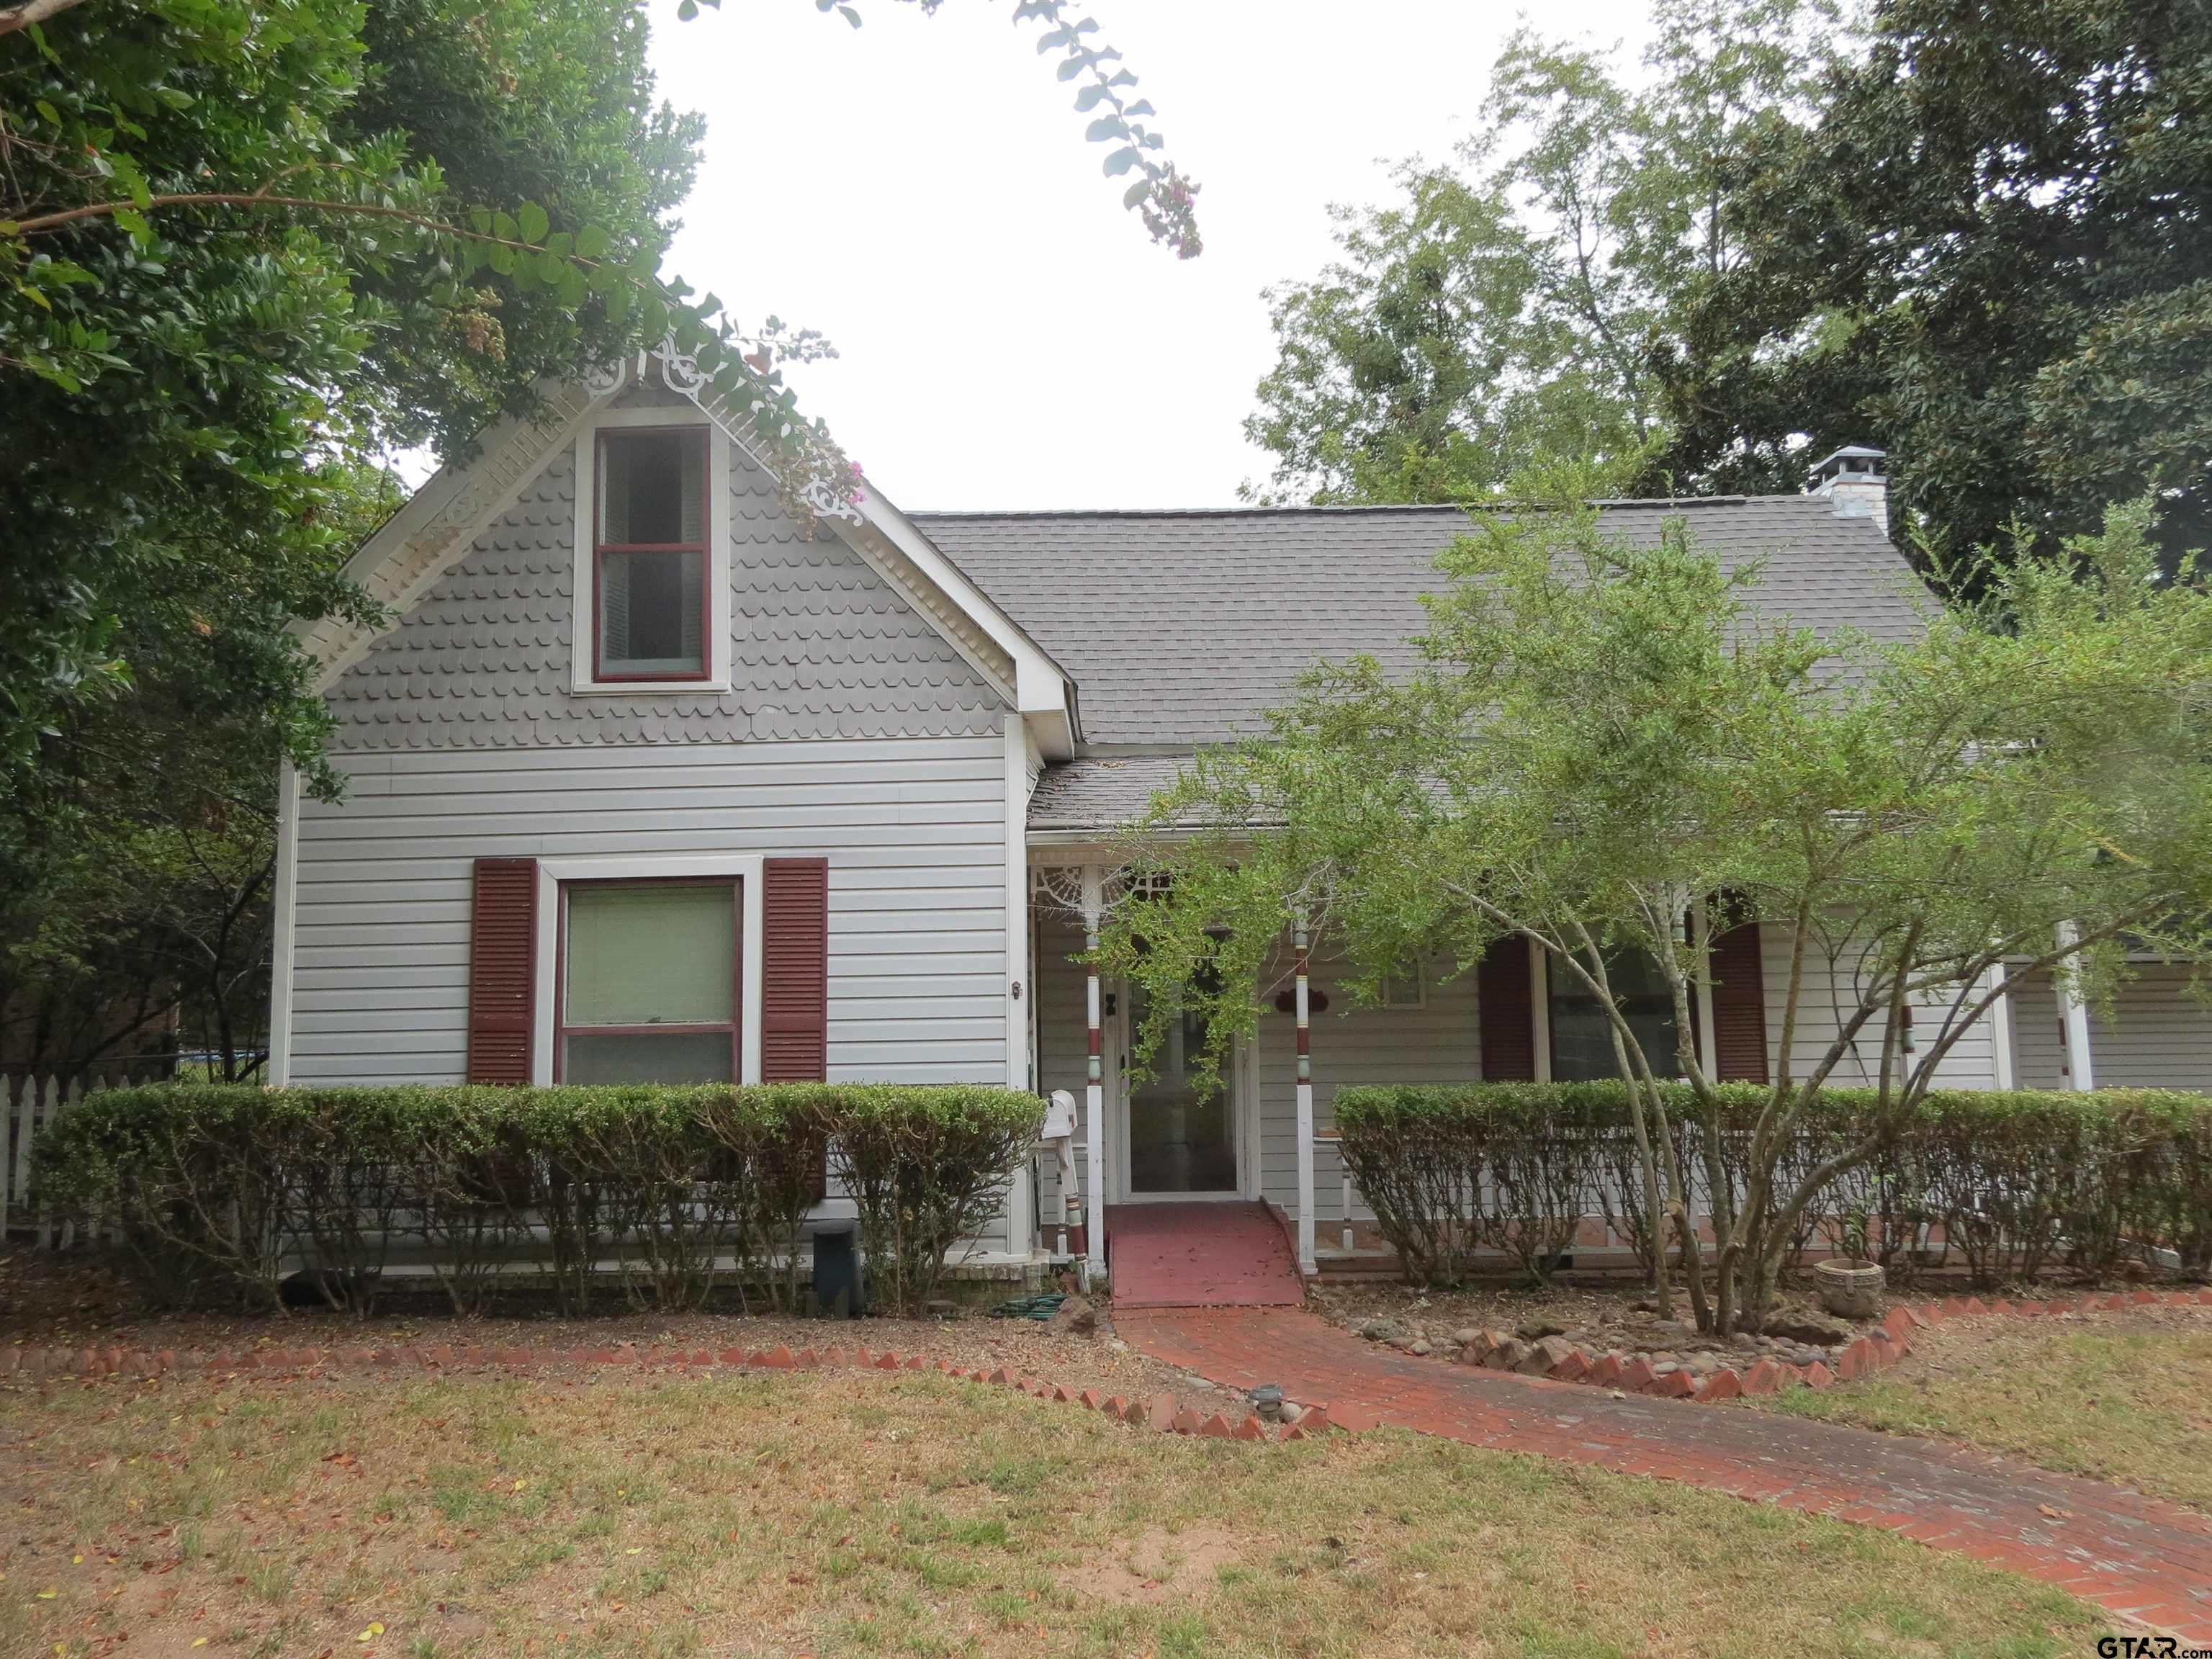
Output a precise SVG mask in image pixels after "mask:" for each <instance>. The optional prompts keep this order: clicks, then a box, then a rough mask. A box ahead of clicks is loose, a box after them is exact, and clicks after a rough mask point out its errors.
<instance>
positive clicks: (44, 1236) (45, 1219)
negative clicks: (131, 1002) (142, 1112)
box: [0, 1073, 126, 1250]
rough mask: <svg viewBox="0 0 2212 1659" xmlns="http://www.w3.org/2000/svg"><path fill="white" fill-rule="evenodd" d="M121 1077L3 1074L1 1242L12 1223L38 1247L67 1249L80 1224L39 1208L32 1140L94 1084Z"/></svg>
mask: <svg viewBox="0 0 2212 1659" xmlns="http://www.w3.org/2000/svg"><path fill="white" fill-rule="evenodd" d="M125 1081H126V1079H124V1078H121V1077H114V1078H108V1077H100V1076H93V1077H72V1078H60V1077H53V1076H47V1077H32V1076H26V1075H25V1074H23V1073H7V1074H6V1075H4V1076H0V1086H4V1089H5V1092H4V1093H3V1094H0V1106H4V1110H0V1243H4V1242H5V1241H6V1239H7V1237H8V1235H9V1230H10V1229H11V1228H12V1229H13V1230H15V1231H17V1232H21V1233H24V1234H27V1236H28V1237H29V1238H30V1240H31V1241H32V1242H33V1243H35V1244H36V1245H37V1246H38V1248H39V1249H42V1250H43V1249H52V1248H53V1247H54V1245H55V1244H56V1243H59V1244H60V1245H61V1246H62V1248H64V1249H67V1248H68V1246H69V1245H70V1243H71V1242H72V1240H73V1238H74V1237H75V1233H76V1230H75V1228H74V1227H72V1226H71V1225H70V1224H69V1223H67V1222H57V1221H56V1220H55V1219H54V1218H52V1216H50V1215H46V1214H43V1213H40V1212H39V1211H38V1210H37V1209H36V1208H35V1207H34V1206H33V1204H32V1201H31V1143H32V1141H33V1139H36V1138H37V1137H38V1136H39V1135H40V1134H41V1133H44V1132H45V1131H46V1128H47V1127H49V1126H50V1125H52V1123H53V1122H54V1121H56V1120H57V1119H58V1118H59V1117H60V1116H61V1115H62V1114H63V1113H64V1112H66V1111H68V1110H69V1109H70V1107H72V1106H74V1105H76V1103H77V1102H78V1101H80V1100H82V1099H83V1098H84V1097H85V1096H87V1095H88V1094H90V1093H92V1092H93V1091H94V1090H98V1089H107V1088H119V1087H121V1086H122V1085H123V1084H124V1083H125Z"/></svg>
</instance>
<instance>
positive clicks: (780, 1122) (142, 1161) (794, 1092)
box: [33, 1084, 1044, 1314]
mask: <svg viewBox="0 0 2212 1659" xmlns="http://www.w3.org/2000/svg"><path fill="white" fill-rule="evenodd" d="M1043 1113H1044V1103H1043V1102H1042V1101H1041V1100H1039V1099H1038V1098H1037V1097H1036V1096H1034V1095H1029V1094H1024V1093H1020V1092H1018V1091H1013V1090H1007V1089H991V1088H982V1087H968V1086H963V1085H951V1086H940V1087H920V1086H904V1085H838V1084H779V1085H768V1086H764V1087H751V1088H731V1087H726V1086H717V1087H702V1088H664V1087H654V1086H635V1087H611V1088H553V1089H510V1088H460V1087H452V1088H435V1087H434V1088H299V1089H258V1088H250V1087H240V1086H235V1085H228V1086H227V1085H195V1084H162V1085H155V1086H152V1087H149V1088H138V1089H118V1090H112V1091H107V1092H105V1093H100V1094H95V1095H92V1096H89V1097H87V1098H86V1099H85V1100H83V1101H82V1102H81V1103H79V1104H78V1105H76V1107H74V1108H73V1109H71V1110H70V1111H69V1112H68V1113H66V1114H64V1115H63V1116H62V1117H61V1119H60V1120H59V1121H58V1122H56V1123H55V1124H54V1125H53V1127H52V1128H50V1129H48V1130H47V1131H46V1132H45V1133H43V1134H42V1135H41V1136H40V1139H38V1141H37V1142H36V1143H35V1144H34V1146H33V1170H34V1175H33V1179H34V1181H35V1183H36V1188H37V1191H38V1194H39V1195H40V1199H41V1200H42V1201H43V1202H45V1203H46V1204H48V1205H50V1206H54V1207H55V1208H57V1209H58V1210H60V1211H62V1212H65V1213H71V1214H75V1215H77V1216H80V1217H82V1218H85V1219H86V1220H87V1222H88V1224H90V1225H97V1226H100V1227H101V1228H104V1229H106V1230H108V1231H112V1232H114V1233H115V1234H117V1235H118V1237H119V1238H120V1241H121V1243H122V1244H123V1246H124V1248H125V1252H126V1255H127V1257H128V1259H129V1260H130V1261H131V1263H132V1264H133V1267H134V1269H135V1271H136V1273H137V1276H138V1278H139V1279H140V1281H141V1283H142V1285H143V1287H144V1288H145V1289H146V1291H148V1293H149V1295H151V1296H152V1297H155V1299H156V1300H157V1301H160V1302H161V1303H164V1304H168V1305H181V1306H189V1305H191V1304H196V1303H200V1302H203V1301H205V1300H208V1299H210V1298H238V1299H242V1300H245V1301H246V1302H249V1303H251V1302H259V1303H262V1304H266V1305H269V1306H271V1307H278V1306H282V1305H283V1300H284V1286H285V1282H286V1279H287V1278H288V1276H289V1275H290V1274H292V1273H293V1272H294V1270H295V1269H296V1268H300V1267H305V1269H306V1278H305V1281H304V1282H306V1283H307V1284H309V1285H313V1286H314V1287H315V1288H316V1289H317V1290H318V1291H319V1293H320V1294H321V1295H322V1296H324V1297H325V1298H326V1299H327V1300H329V1301H330V1302H331V1303H332V1304H343V1305H347V1306H350V1307H353V1308H355V1309H357V1310H368V1308H369V1307H370V1306H372V1305H373V1304H374V1298H375V1295H376V1291H377V1286H378V1283H379V1280H380V1277H381V1275H382V1273H383V1271H384V1269H385V1268H386V1267H387V1266H388V1265H389V1264H390V1262H391V1261H392V1258H393V1253H394V1251H395V1249H396V1248H400V1247H404V1246H406V1245H407V1244H409V1243H416V1244H419V1245H420V1246H421V1247H422V1255H423V1257H424V1259H425V1260H426V1261H427V1263H428V1266H429V1267H430V1269H431V1270H432V1271H433V1272H434V1273H435V1274H436V1276H437V1279H438V1282H439V1283H440V1284H441V1285H442V1286H443V1287H444V1288H445V1290H446V1291H447V1295H448V1296H449V1297H451V1298H452V1301H453V1307H454V1309H455V1310H456V1311H457V1312H460V1313H464V1314H469V1313H475V1312H477V1311H480V1310H482V1308H483V1305H484V1303H485V1301H486V1299H487V1297H489V1294H490V1293H491V1291H493V1289H494V1288H495V1285H499V1284H502V1283H511V1282H513V1279H514V1278H515V1276H516V1275H517V1274H518V1273H520V1274H522V1275H523V1276H524V1277H525V1279H526V1281H527V1282H534V1283H537V1284H538V1285H544V1286H548V1287H550V1288H551V1289H552V1290H553V1291H556V1293H557V1295H558V1297H559V1300H560V1303H561V1304H562V1306H563V1307H564V1308H565V1309H567V1310H569V1311H572V1312H576V1313H581V1312H584V1311H585V1310H586V1308H587V1306H588V1304H589V1302H590V1297H591V1294H592V1288H593V1285H594V1283H595V1282H596V1281H597V1280H598V1279H599V1273H597V1272H596V1267H597V1264H599V1262H601V1261H605V1260H606V1259H608V1258H609V1257H610V1256H611V1257H612V1259H613V1260H614V1261H615V1262H616V1263H617V1266H618V1267H619V1269H620V1272H619V1275H618V1277H619V1279H620V1282H621V1285H622V1286H623V1292H624V1295H625V1296H626V1297H627V1298H628V1300H629V1303H630V1304H631V1305H633V1306H635V1307H653V1308H658V1309H666V1310H674V1309H681V1308H691V1307H696V1306H698V1305H700V1304H702V1302H703V1301H704V1300H705V1299H706V1297H707V1296H708V1292H709V1291H711V1290H712V1289H713V1288H714V1285H716V1284H717V1283H723V1284H726V1285H730V1286H731V1287H732V1288H733V1289H734V1291H736V1293H737V1295H738V1297H739V1298H740V1299H741V1301H742V1302H744V1303H746V1304H750V1299H751V1298H753V1297H763V1298H764V1299H765V1301H766V1302H767V1304H768V1305H769V1306H772V1307H775V1308H780V1309H783V1310H791V1311H796V1310H798V1308H799V1304H800V1301H801V1297H802V1296H803V1294H804V1292H805V1288H806V1287H805V1286H804V1285H802V1284H801V1282H800V1279H799V1249H800V1246H801V1243H802V1231H801V1229H802V1225H803V1223H804V1221H805V1217H806V1214H807V1212H808V1211H809V1210H811V1208H812V1207H813V1206H815V1204H816V1203H817V1202H818V1201H819V1200H820V1199H821V1197H822V1194H823V1180H824V1171H825V1170H834V1171H835V1172H836V1175H837V1176H838V1177H839V1178H840V1179H841V1181H842V1183H843V1185H844V1186H845V1188H846V1189H847V1191H848V1193H849V1194H851V1196H852V1197H853V1199H854V1202H855V1204H856V1205H857V1206H858V1207H859V1210H860V1228H861V1235H862V1239H863V1242H864V1243H865V1245H866V1249H867V1254H868V1263H869V1268H870V1273H871V1278H872V1284H873V1286H874V1291H875V1294H876V1296H877V1297H878V1299H879V1300H881V1301H883V1302H884V1303H887V1304H890V1306H892V1307H894V1308H896V1309H899V1310H905V1311H908V1312H912V1311H916V1310H920V1308H921V1305H922V1304H924V1303H925V1302H927V1300H928V1299H929V1298H930V1297H932V1296H933V1294H934V1292H935V1291H936V1290H937V1288H938V1286H939V1283H940V1281H941V1280H942V1279H943V1277H944V1273H945V1265H946V1257H947V1255H948V1253H949V1252H950V1251H951V1249H953V1248H954V1247H955V1246H956V1245H957V1244H958V1243H959V1242H960V1241H961V1240H962V1239H963V1238H967V1237H972V1236H973V1235H974V1234H975V1232H976V1231H979V1230H980V1229H981V1227H982V1225H984V1224H985V1223H986V1222H987V1220H988V1219H989V1218H990V1217H991V1215H992V1214H993V1213H994V1211H995V1209H996V1207H997V1206H998V1203H999V1200H1000V1197H1001V1196H1002V1194H1003V1193H1004V1191H1005V1188H1006V1182H1008V1180H1009V1179H1010V1178H1011V1177H1012V1174H1013V1172H1014V1171H1015V1170H1016V1169H1017V1168H1018V1165H1019V1164H1020V1162H1021V1160H1022V1158H1024V1155H1025V1154H1026V1152H1027V1151H1028V1148H1029V1146H1030V1142H1031V1141H1032V1140H1033V1139H1034V1138H1035V1136H1036V1131H1037V1128H1038V1126H1039V1124H1040V1123H1041V1121H1042V1117H1043ZM295 1282H297V1281H295Z"/></svg>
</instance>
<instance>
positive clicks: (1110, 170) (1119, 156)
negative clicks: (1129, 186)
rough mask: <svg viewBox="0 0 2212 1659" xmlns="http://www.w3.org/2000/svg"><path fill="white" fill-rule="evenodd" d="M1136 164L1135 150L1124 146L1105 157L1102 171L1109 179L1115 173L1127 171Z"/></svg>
mask: <svg viewBox="0 0 2212 1659" xmlns="http://www.w3.org/2000/svg"><path fill="white" fill-rule="evenodd" d="M1136 165H1137V152H1136V151H1135V149H1131V148H1127V147H1124V148H1122V149H1117V150H1115V152H1114V153H1113V154H1112V155H1109V156H1108V157H1107V158H1106V162H1105V166H1104V167H1103V169H1102V171H1103V172H1104V173H1105V174H1106V176H1107V177H1108V178H1109V179H1111V178H1114V177H1115V176H1116V175H1117V174H1120V173H1127V171H1128V170H1129V169H1130V168H1131V167H1134V166H1136Z"/></svg>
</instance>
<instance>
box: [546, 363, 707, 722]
mask: <svg viewBox="0 0 2212 1659" xmlns="http://www.w3.org/2000/svg"><path fill="white" fill-rule="evenodd" d="M654 426H700V427H705V428H707V600H708V615H707V678H705V679H703V680H595V679H593V678H592V641H591V638H590V637H589V636H590V635H591V634H592V630H593V629H596V628H598V627H599V617H598V615H597V613H596V611H595V610H594V608H593V605H592V539H593V538H594V536H595V535H596V534H597V526H598V523H599V513H598V510H597V509H598V507H599V503H598V501H596V500H594V499H593V498H594V496H595V495H596V494H597V492H598V489H599V434H600V433H602V432H605V431H609V430H611V429H615V428H637V427H654ZM575 479H576V489H575V496H576V524H575V532H574V538H573V540H574V544H575V551H574V566H573V568H572V569H571V572H570V575H569V586H568V591H569V592H570V593H571V594H573V595H574V601H573V603H572V604H571V605H570V606H569V615H570V618H571V620H570V624H569V629H568V633H569V639H568V691H569V695H570V696H593V697H620V696H629V695H631V694H633V693H643V694H647V695H650V696H667V695H668V694H669V693H671V692H682V693H684V694H687V695H689V696H714V695H717V694H719V693H721V692H725V691H727V690H729V689H730V581H731V574H730V573H731V567H732V558H731V550H732V545H733V542H734V538H735V536H736V533H737V532H736V526H733V525H732V523H731V522H730V520H731V516H732V515H731V512H730V440H729V437H728V435H726V433H724V432H723V430H722V429H721V428H720V427H719V426H717V425H715V424H714V422H713V421H711V420H709V419H708V417H707V416H706V415H705V414H704V413H703V412H702V411H701V410H697V409H695V408H693V407H691V406H690V404H682V405H675V404H663V405H660V406H658V407H655V408H651V409H604V410H600V411H599V413H598V414H596V415H594V416H592V418H591V419H590V420H588V421H586V422H584V423H583V425H581V426H580V427H578V428H576V439H575Z"/></svg>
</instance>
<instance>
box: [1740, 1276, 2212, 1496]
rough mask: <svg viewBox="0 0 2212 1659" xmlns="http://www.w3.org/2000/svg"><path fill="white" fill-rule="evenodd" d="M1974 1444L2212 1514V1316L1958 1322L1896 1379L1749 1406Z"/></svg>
mask: <svg viewBox="0 0 2212 1659" xmlns="http://www.w3.org/2000/svg"><path fill="white" fill-rule="evenodd" d="M1753 1403H1755V1404H1757V1405H1759V1406H1761V1407H1765V1409H1767V1410H1769V1411H1778V1412H1790V1413H1796V1415H1798V1416H1801V1417H1819V1418H1824V1419H1827V1420H1828V1421H1830V1422H1833V1423H1857V1424H1859V1425H1863V1426H1864V1427H1867V1428H1874V1429H1886V1430H1888V1431H1891V1432H1893V1433H1896V1434H1919V1435H1931V1436H1935V1437H1939V1438H1946V1439H1952V1440H1965V1441H1969V1442H1971V1443H1973V1444H1975V1445H1978V1446H1985V1447H1987V1448H1989V1449H1991V1450H1993V1451H2003V1452H2010V1453H2014V1454H2015V1455H2019V1456H2021V1457H2023V1458H2025V1459H2026V1460H2027V1461H2028V1462H2032V1463H2036V1464H2039V1465H2040V1466H2042V1467H2043V1468H2047V1469H2057V1470H2060V1471H2062V1472H2063V1473H2065V1474H2087V1475H2094V1476H2096V1477H2097V1478H2098V1479H2100V1480H2113V1481H2118V1483H2119V1484H2120V1485H2122V1486H2132V1487H2134V1488H2135V1489H2136V1491H2138V1492H2148V1493H2150V1494H2152V1495H2154V1496H2156V1497H2160V1498H2172V1500H2173V1501H2174V1502H2176V1503H2179V1504H2188V1505H2190V1506H2191V1507H2192V1508H2195V1509H2198V1510H2206V1511H2208V1512H2212V1309H2205V1308H2194V1309H2192V1308H2136V1309H2131V1310H2125V1311H2121V1310H2115V1311H2112V1312H2109V1313H2092V1314H2082V1315H2069V1316H2063V1317H2061V1318H2058V1319H2048V1318H2045V1319H2018V1318H2004V1317H1993V1318H1986V1319H1968V1320H1961V1321H1959V1322H1955V1323H1951V1324H1944V1325H1939V1326H1937V1327H1936V1328H1934V1329H1933V1330H1923V1331H1915V1332H1914V1333H1913V1334H1912V1352H1911V1355H1910V1356H1909V1357H1908V1358H1906V1359H1905V1362H1904V1364H1901V1365H1899V1367H1898V1368H1897V1369H1896V1370H1893V1371H1887V1372H1884V1373H1883V1374H1882V1375H1881V1376H1875V1377H1869V1378H1865V1379H1863V1380H1862V1381H1859V1382H1857V1383H1840V1384H1838V1386H1836V1387H1834V1388H1832V1389H1825V1390H1822V1391H1821V1392H1820V1393H1814V1392H1813V1391H1812V1390H1810V1389H1793V1390H1791V1391H1790V1393H1788V1394H1782V1395H1770V1396H1768V1397H1766V1398H1765V1399H1762V1400H1759V1401H1755V1402H1753Z"/></svg>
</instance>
